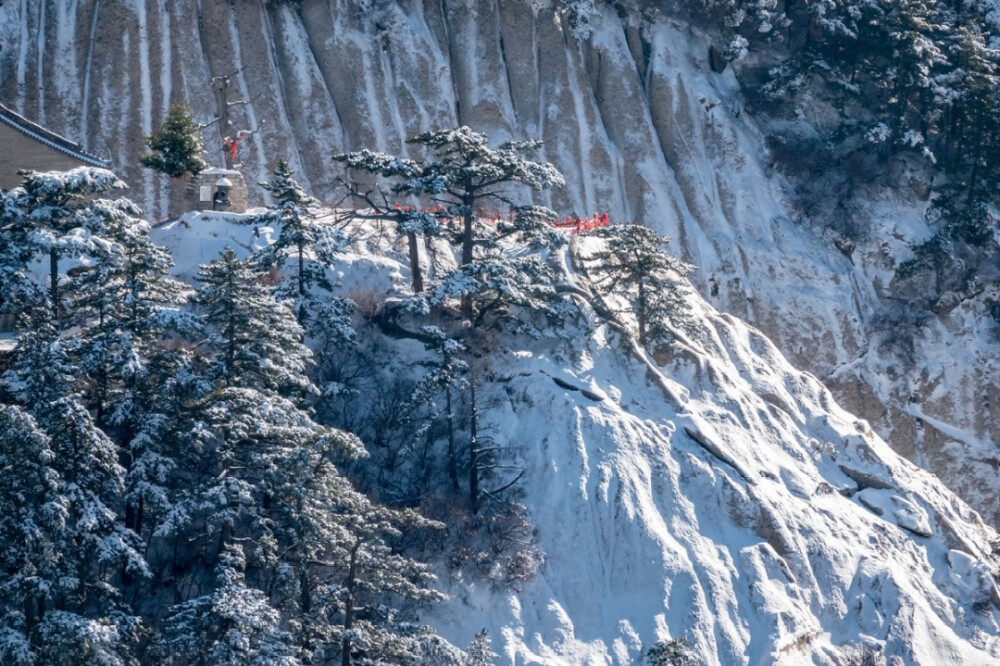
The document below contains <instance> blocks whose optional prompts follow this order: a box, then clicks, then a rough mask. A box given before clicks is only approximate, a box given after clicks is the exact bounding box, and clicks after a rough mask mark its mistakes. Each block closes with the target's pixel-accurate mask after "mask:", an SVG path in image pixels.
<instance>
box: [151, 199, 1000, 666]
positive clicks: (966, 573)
mask: <svg viewBox="0 0 1000 666" xmlns="http://www.w3.org/2000/svg"><path fill="white" fill-rule="evenodd" d="M226 219H227V218H225V217H222V216H212V215H210V214H208V215H199V216H195V217H192V218H189V219H187V220H186V221H185V222H184V223H172V224H170V225H167V226H164V227H161V228H160V229H158V230H154V235H155V236H156V238H157V239H158V240H159V241H160V242H163V243H165V244H167V245H168V246H169V247H171V249H172V250H173V251H174V253H175V258H176V259H177V262H178V268H177V272H178V274H179V275H180V276H181V277H188V278H189V277H190V276H191V275H192V274H193V271H194V265H195V264H196V263H198V262H200V261H204V260H207V259H209V258H211V257H212V256H213V255H215V254H216V253H217V252H218V250H220V249H221V248H222V247H224V246H226V245H230V246H233V247H239V248H247V249H249V248H252V247H254V246H264V245H266V244H267V243H268V242H269V239H270V238H272V237H273V235H274V233H273V232H274V229H271V228H268V227H264V228H261V229H258V230H257V232H254V231H252V230H251V229H249V228H247V227H245V226H234V225H231V224H228V223H226V221H225V220H226ZM186 225H187V226H186ZM350 237H351V238H353V241H352V242H351V243H350V245H349V246H345V247H344V248H343V251H342V252H341V253H340V254H339V255H338V256H339V258H338V261H337V262H336V263H335V265H334V266H333V267H332V268H333V270H334V272H335V274H336V275H338V276H340V277H341V289H342V290H344V291H345V292H353V293H358V291H357V290H358V289H361V288H362V287H363V286H364V285H365V284H368V285H377V290H378V293H379V294H381V295H382V297H383V298H391V297H392V295H393V293H397V292H398V293H403V294H405V293H406V291H407V289H408V287H407V285H408V280H407V272H408V267H407V265H406V263H405V258H404V257H403V256H402V255H401V254H400V253H399V252H398V250H397V251H393V250H392V249H391V248H390V241H391V238H390V237H388V236H387V235H386V234H385V233H384V232H383V231H380V230H378V229H376V228H374V227H368V228H355V229H353V230H352V231H351V234H350ZM599 243H600V241H599V240H598V239H594V238H590V237H587V236H579V237H576V238H575V239H574V242H573V245H572V247H569V248H567V247H564V248H562V249H561V250H559V251H558V252H557V254H556V255H555V258H556V259H557V262H556V263H558V264H560V265H561V266H563V267H564V268H563V271H564V272H563V274H562V275H561V276H560V282H561V283H563V284H566V285H569V286H571V287H573V288H574V289H575V293H577V294H578V299H577V305H578V307H579V313H580V316H579V318H578V319H577V324H575V325H571V326H569V327H568V328H567V329H565V330H564V331H562V335H560V336H558V337H556V338H554V339H545V338H542V339H531V338H524V337H519V336H505V337H504V338H503V340H502V341H501V343H500V344H498V345H497V346H496V349H497V351H495V352H494V354H493V360H492V361H491V365H492V371H491V374H492V376H493V377H494V380H493V381H491V382H488V383H484V384H483V386H482V387H481V390H482V394H481V396H480V400H481V401H482V404H483V405H489V407H488V408H484V410H483V412H482V415H483V419H482V423H481V426H482V431H483V432H488V433H489V434H490V437H491V441H492V442H494V443H495V444H497V445H500V446H507V445H514V446H515V447H516V450H517V457H518V466H520V467H522V468H523V469H524V471H525V473H524V476H523V477H522V479H521V481H520V485H521V487H522V488H523V490H524V501H525V503H526V505H527V507H528V510H529V513H530V517H531V520H532V521H533V523H534V524H535V525H536V526H537V528H538V533H539V544H538V545H539V547H540V548H541V550H542V551H543V552H544V553H545V557H546V563H545V565H544V566H543V567H542V568H541V570H540V573H539V575H538V576H537V577H536V578H535V579H534V580H531V581H526V582H519V583H515V584H513V585H511V586H509V587H505V586H502V585H501V586H499V587H494V586H490V585H489V584H488V583H486V582H484V581H482V580H473V579H470V578H469V577H467V576H464V575H463V574H461V573H460V572H456V571H455V570H450V569H449V568H448V567H446V566H442V568H441V573H442V576H441V580H442V585H443V586H444V589H445V590H446V591H448V592H449V593H450V594H451V598H450V600H449V601H447V602H444V603H443V604H441V605H439V606H437V607H435V608H433V609H429V610H428V611H425V612H424V613H423V614H422V618H421V619H422V620H424V621H428V622H430V624H432V625H433V626H435V627H436V629H437V630H438V631H440V632H441V633H442V635H444V636H445V637H446V638H448V639H450V640H452V641H454V642H455V643H456V644H464V642H466V641H467V640H468V638H469V637H470V636H471V635H472V634H473V633H474V632H475V631H478V630H480V629H481V628H483V627H485V628H487V629H488V630H489V632H490V635H491V636H493V638H494V648H495V650H496V651H497V652H498V653H499V654H500V655H501V658H500V660H499V661H498V663H499V664H504V665H507V664H511V665H514V664H516V665H518V666H520V665H527V664H545V665H567V666H569V665H572V666H583V665H586V666H598V665H602V666H603V665H608V666H610V665H612V664H613V665H616V666H619V665H621V666H624V665H632V664H640V663H642V655H643V654H644V653H645V651H646V650H648V649H649V647H650V646H651V645H652V644H653V643H654V642H656V641H657V640H666V639H669V638H676V637H681V638H685V639H687V640H689V641H691V642H692V643H693V645H694V647H695V650H696V652H697V654H698V655H699V656H700V658H701V659H702V660H703V661H702V662H700V663H704V664H707V665H712V666H715V665H722V666H730V665H734V664H747V665H757V664H761V665H764V664H787V665H789V666H792V665H795V666H801V665H802V664H816V665H826V666H834V665H843V664H847V663H852V662H850V661H849V660H850V658H851V655H852V654H857V652H855V651H856V650H861V649H863V648H864V647H865V646H869V647H871V648H872V649H874V650H875V654H878V653H882V654H884V655H885V657H886V662H885V663H887V664H890V665H891V666H904V665H905V666H915V665H917V664H923V665H927V666H931V665H933V666H949V665H954V666H959V665H961V666H974V665H979V664H982V665H983V666H985V665H987V664H993V663H996V661H997V660H998V659H1000V588H998V587H997V583H996V580H995V578H994V569H995V567H996V555H995V554H994V553H993V552H991V550H992V545H991V543H990V539H991V538H995V532H994V531H993V530H992V529H989V528H987V527H986V526H984V525H983V524H982V522H981V521H980V519H979V517H978V515H976V514H975V512H973V511H972V510H971V509H969V508H968V507H967V506H966V505H965V504H964V503H963V502H962V501H961V500H959V499H958V498H957V497H955V496H954V495H953V494H952V493H951V492H950V491H948V490H946V489H945V488H944V486H943V485H942V484H941V482H940V481H939V480H937V479H936V478H934V477H933V476H931V475H930V474H928V473H927V472H925V471H923V470H921V469H919V468H917V467H916V466H915V465H913V464H911V463H909V462H907V461H905V460H903V459H902V458H900V457H899V456H898V455H897V454H895V453H893V452H892V451H891V450H890V449H889V447H888V446H886V444H885V443H884V442H883V441H882V440H881V439H880V438H879V437H878V436H877V435H876V434H874V433H873V432H872V430H871V428H870V426H869V424H868V423H867V422H865V421H863V420H859V419H858V418H856V417H854V416H852V415H850V414H848V413H847V412H845V411H844V410H843V409H841V408H840V407H839V406H838V405H837V403H836V401H835V399H834V398H833V396H832V395H831V394H830V392H829V391H828V390H827V389H826V388H824V387H823V386H822V385H821V384H820V383H819V382H818V381H817V380H816V379H815V378H814V377H813V376H811V375H809V374H808V373H804V372H802V371H800V370H797V369H795V368H794V367H793V366H792V365H790V364H789V363H788V362H787V361H786V360H785V358H784V357H783V356H782V355H781V353H780V352H779V351H778V350H777V349H776V348H775V346H774V345H773V344H772V343H771V342H769V341H768V340H767V339H766V338H765V337H764V336H763V335H762V333H761V332H760V331H758V330H756V329H754V328H751V327H749V326H747V325H746V324H745V323H743V322H742V321H740V320H738V319H737V318H735V317H732V316H730V315H726V314H720V313H719V312H718V311H717V310H715V309H714V308H713V307H712V306H711V305H710V304H709V303H707V302H706V301H705V300H703V299H702V298H701V297H699V296H698V295H696V294H694V293H689V294H688V295H687V296H686V298H685V302H686V311H688V312H689V313H690V316H691V321H690V323H689V326H688V327H687V328H688V332H687V333H683V332H680V331H679V332H678V333H677V335H678V340H677V341H676V342H675V343H674V344H672V345H670V347H669V350H664V351H663V353H662V354H658V355H657V357H656V358H654V357H652V356H651V355H648V354H646V353H645V352H643V351H641V350H640V349H639V348H638V347H637V346H636V345H635V343H634V341H630V340H629V339H627V338H625V337H623V336H622V334H621V333H620V332H619V331H618V330H617V329H616V327H615V326H613V325H610V324H609V323H608V322H607V321H605V320H604V318H603V317H604V315H603V314H601V313H602V312H607V308H606V307H602V305H601V303H600V302H599V301H598V300H597V297H596V296H594V295H593V294H592V292H591V287H592V283H590V282H589V279H588V277H587V275H586V274H585V273H582V272H580V270H581V269H580V262H579V261H578V260H577V261H574V260H573V257H577V258H578V257H580V256H586V255H588V254H590V253H592V252H593V250H594V249H595V248H596V246H597V245H598V244H599ZM574 266H575V268H574ZM362 276H363V281H361V282H359V279H361V277H362ZM595 307H596V308H597V309H596V310H595V309H594V308H595ZM623 323H624V324H625V325H626V326H628V325H629V323H628V321H627V320H626V321H624V322H623ZM390 344H397V345H399V350H400V351H399V353H400V354H403V355H404V356H405V355H406V354H413V353H414V347H413V346H412V345H410V346H407V342H406V341H404V342H397V343H390ZM407 350H409V351H407ZM418 357H419V353H418V354H417V355H416V356H413V358H412V360H413V362H416V359H417V358H418ZM668 663H669V662H668Z"/></svg>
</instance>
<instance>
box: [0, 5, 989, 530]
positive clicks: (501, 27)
mask: <svg viewBox="0 0 1000 666" xmlns="http://www.w3.org/2000/svg"><path fill="white" fill-rule="evenodd" d="M596 4H597V5H598V11H597V13H596V14H595V15H593V16H591V22H590V27H591V34H590V36H589V37H588V38H585V39H581V40H578V39H576V38H574V36H573V35H572V34H571V31H570V30H569V29H568V28H567V26H566V25H565V21H564V19H565V17H564V16H563V15H562V14H561V13H560V12H559V11H558V10H557V8H556V7H554V6H553V5H552V4H551V2H548V1H546V0H487V1H480V2H476V1H472V0H405V1H400V2H354V1H352V0H303V2H302V3H301V5H300V6H296V4H295V3H278V2H266V1H265V0H235V1H234V0H181V1H177V2H168V3H164V2H161V1H160V0H7V2H5V3H4V4H3V6H2V7H0V43H2V45H3V49H2V51H0V99H2V100H3V101H4V102H5V103H7V104H10V105H12V106H13V107H14V108H15V109H17V110H18V111H20V112H23V113H24V114H25V115H27V116H29V117H31V118H34V119H37V120H38V121H39V122H42V123H43V124H45V125H47V126H48V127H50V128H52V129H53V130H56V131H59V132H61V133H64V134H66V135H67V136H68V137H70V138H72V139H75V140H77V141H79V142H80V143H81V144H82V145H84V147H86V148H87V149H89V150H90V151H92V152H96V153H99V154H104V155H106V156H108V157H109V158H110V159H111V162H112V164H113V165H115V167H116V168H117V169H118V171H119V172H121V173H122V174H123V175H124V176H125V177H126V178H127V179H128V180H129V182H131V183H132V185H133V188H134V194H135V195H136V198H137V199H139V200H140V201H141V202H142V203H143V204H144V205H145V207H146V209H147V210H148V211H149V213H150V215H151V216H153V217H161V216H163V215H165V214H166V213H167V212H168V211H170V210H176V209H177V206H178V202H179V192H180V191H181V189H182V188H181V187H180V186H179V184H177V183H168V182H166V181H165V179H162V178H159V177H154V176H152V175H150V174H149V173H147V172H144V171H142V170H141V169H139V167H138V161H137V156H138V155H139V154H140V153H141V152H142V150H143V135H145V134H148V133H149V132H150V131H151V130H152V129H153V128H154V127H155V126H156V125H157V124H158V123H159V121H160V119H161V118H162V117H163V116H164V115H165V112H166V108H167V106H168V105H169V104H170V102H172V101H176V100H187V101H188V102H189V103H190V104H191V105H192V106H193V108H194V109H195V111H196V116H197V117H198V119H199V120H200V121H202V122H206V123H208V122H210V121H211V120H212V118H214V117H215V115H216V110H217V100H216V98H215V96H214V94H213V91H212V88H211V86H210V83H209V82H210V80H211V79H212V77H213V76H221V75H227V74H232V73H234V72H238V74H237V75H236V76H235V77H233V86H232V87H231V88H230V91H229V98H228V99H229V101H235V100H246V101H247V103H246V104H238V105H233V106H232V107H231V116H232V119H233V123H234V125H233V127H232V128H230V131H227V132H220V131H219V128H218V127H217V125H209V126H207V127H206V128H205V135H206V142H207V145H208V146H209V147H210V159H211V160H212V161H213V162H215V163H217V164H218V163H221V159H222V158H221V137H222V135H223V134H230V133H234V132H235V131H236V130H239V129H253V130H255V133H254V134H253V135H252V136H251V137H250V138H249V139H248V140H247V141H246V142H244V144H242V147H241V154H240V161H241V162H242V164H243V170H244V173H245V174H246V176H247V179H248V181H256V180H260V179H263V178H265V177H266V176H267V174H268V171H269V168H270V167H271V166H273V164H274V162H275V161H276V160H277V159H278V158H280V157H284V158H286V159H288V160H289V162H290V163H291V164H292V166H293V167H294V168H295V169H296V170H297V171H298V172H299V174H300V175H301V176H302V180H303V182H304V183H305V184H306V185H307V186H308V187H309V188H310V189H311V190H312V191H313V192H314V193H316V194H317V195H318V196H320V197H322V198H324V199H326V200H327V201H331V202H332V201H335V200H336V197H337V189H336V184H337V177H338V176H339V173H338V172H337V171H336V170H335V169H334V165H333V164H332V162H331V160H330V156H331V155H332V154H333V153H335V152H338V151H341V150H349V149H356V148H362V147H371V148H376V149H380V150H386V151H405V150H406V145H405V143H404V140H405V138H406V137H407V136H410V135H412V134H414V133H416V132H419V131H423V130H428V129H437V128H441V127H446V126H453V125H455V124H458V123H464V124H469V125H472V126H474V127H475V128H476V129H479V130H481V131H487V132H489V133H490V135H491V136H493V137H495V139H496V140H497V141H500V140H503V139H507V138H524V137H537V138H541V139H543V140H544V141H545V142H546V145H545V154H544V157H545V158H546V159H548V160H550V161H552V162H554V163H555V164H556V165H557V166H558V167H559V168H560V169H561V170H562V171H563V172H564V173H565V175H566V177H567V182H568V186H567V187H566V188H565V189H564V190H562V191H560V192H555V193H553V194H551V195H550V196H548V197H546V200H545V201H544V203H548V204H550V205H551V206H553V207H554V208H555V209H557V210H558V211H560V212H563V213H570V212H577V213H580V214H584V215H589V214H590V213H591V212H593V211H595V210H600V211H608V212H609V214H610V215H611V218H612V219H613V220H615V221H622V220H628V221H638V222H642V223H644V224H647V225H649V226H651V227H653V228H655V229H657V230H658V231H661V232H663V233H666V234H668V235H671V236H673V238H674V241H673V242H674V250H675V251H676V252H677V253H678V254H679V255H681V256H683V257H684V258H685V259H687V260H688V261H690V262H692V263H694V264H695V265H696V266H697V267H698V272H697V273H696V275H695V278H694V279H695V281H696V283H697V284H699V285H700V286H701V287H702V288H703V291H705V293H707V294H709V298H710V299H711V300H712V302H713V304H714V305H716V306H717V307H719V308H720V309H722V310H726V311H730V312H733V313H735V314H737V315H739V316H741V317H743V318H745V319H747V320H748V321H750V322H752V323H753V324H754V325H755V326H758V327H759V328H760V329H761V330H763V331H764V332H765V333H766V334H767V335H768V336H769V337H770V338H771V339H772V340H774V341H775V342H776V343H777V344H778V345H779V347H780V348H781V349H782V350H783V351H784V353H786V354H787V355H788V356H789V357H790V358H791V359H792V360H793V361H794V362H796V363H797V364H800V365H802V366H803V367H806V368H808V369H810V370H811V371H812V372H813V373H814V374H816V375H817V376H819V377H820V378H822V379H825V380H827V381H829V382H830V384H831V385H832V386H833V387H834V389H835V390H836V392H837V394H838V396H839V397H840V398H842V399H843V400H844V401H845V403H846V404H847V406H848V407H849V408H851V409H852V410H855V411H857V412H860V413H862V414H863V415H864V416H866V417H867V418H869V419H870V420H871V421H872V423H874V424H875V425H876V427H877V428H878V429H879V430H880V432H882V433H883V434H885V435H886V436H887V437H888V438H889V440H890V441H891V442H892V444H893V445H894V446H895V447H897V449H899V450H900V451H903V452H905V453H906V454H907V455H909V456H911V457H912V458H913V459H915V460H917V461H919V462H920V464H922V465H924V466H927V467H928V468H930V469H932V470H934V471H936V472H938V473H940V474H942V475H944V476H945V478H947V479H948V481H949V483H951V484H952V485H953V487H954V488H956V489H957V490H958V491H959V492H960V493H962V494H963V495H964V496H965V497H966V498H968V499H969V500H970V501H972V502H973V503H974V504H975V506H976V507H977V508H978V509H979V510H981V511H982V512H984V514H986V515H987V516H988V517H989V519H990V520H991V521H992V520H994V519H995V518H996V517H997V516H998V515H1000V494H998V493H997V492H996V491H995V489H994V488H993V482H992V478H993V476H995V467H996V464H997V463H996V460H997V456H996V453H995V448H996V447H995V445H994V444H993V442H994V441H1000V432H998V429H1000V420H996V419H991V418H990V414H991V411H990V410H991V409H994V408H993V407H991V405H993V404H994V403H993V397H997V396H996V395H995V394H996V393H997V389H996V388H995V386H996V384H997V371H996V369H995V368H994V367H993V365H992V361H991V360H990V359H992V358H993V357H995V356H996V354H995V345H994V342H993V341H992V338H993V337H994V336H995V334H994V333H993V331H994V330H995V324H994V323H993V321H992V320H991V318H990V317H989V316H988V314H987V313H986V310H987V301H988V298H989V295H983V294H980V295H978V296H976V297H974V298H972V299H970V300H968V301H966V302H963V303H961V304H959V305H957V306H956V308H955V309H954V310H952V311H950V312H947V313H942V314H941V318H940V320H939V321H937V322H935V323H934V325H933V326H930V327H925V328H924V329H922V330H921V332H920V335H919V336H918V337H917V340H916V343H915V348H914V349H913V350H912V351H906V350H904V351H906V353H905V354H903V355H902V356H901V355H900V351H899V350H898V349H895V348H894V345H893V340H892V339H891V337H892V336H891V335H887V332H888V333H889V334H891V333H892V328H893V327H894V326H896V325H895V324H893V323H892V322H891V321H890V322H888V323H887V324H886V323H885V321H886V320H885V319H884V318H880V317H879V316H877V313H879V312H881V310H882V309H883V305H882V297H883V294H882V293H881V291H880V286H879V285H880V284H881V285H885V284H887V283H888V279H890V277H891V267H892V265H893V264H894V262H895V261H896V257H898V256H901V255H905V253H906V252H907V245H908V243H909V242H910V241H912V240H913V237H912V234H909V235H908V234H899V233H896V230H895V222H894V221H893V218H894V217H895V218H898V217H907V216H909V217H911V218H918V217H919V204H917V203H916V200H915V199H914V200H913V201H911V200H905V198H903V199H901V200H898V201H892V202H888V203H887V204H886V205H884V206H883V208H882V212H884V213H885V215H884V217H883V218H880V226H878V228H877V229H876V233H875V234H873V237H874V238H876V239H877V240H875V241H872V242H871V243H870V246H867V247H859V248H858V249H857V250H856V251H855V252H854V254H853V255H852V256H851V257H848V256H845V255H844V254H842V253H841V252H839V251H837V250H836V249H835V248H834V247H833V245H832V244H831V243H830V242H828V241H827V240H825V239H824V238H822V237H821V235H819V234H817V233H815V232H814V231H812V230H810V229H808V228H805V227H803V226H802V225H801V224H798V223H796V222H795V221H793V220H792V219H791V218H792V217H794V215H793V214H792V213H791V212H790V211H792V210H793V209H792V207H791V206H790V205H789V204H788V202H787V201H786V197H787V196H788V193H787V192H786V189H787V187H786V185H785V183H784V182H783V180H782V179H781V178H780V177H779V176H777V175H775V174H774V173H772V172H771V170H770V167H769V160H768V157H767V154H766V151H765V150H764V149H763V147H762V146H763V141H762V137H761V136H760V131H759V129H758V128H757V125H756V124H755V121H754V120H753V119H751V118H748V117H747V115H746V114H744V113H741V104H740V95H739V87H738V84H737V83H736V80H735V78H734V77H733V74H732V71H731V70H727V71H725V72H723V73H722V74H715V73H712V72H711V70H710V67H709V63H708V45H709V40H708V39H707V38H705V36H704V35H702V34H701V33H699V32H698V31H697V30H696V29H694V28H692V27H690V26H689V25H687V24H685V23H682V22H679V21H674V20H671V19H669V18H665V17H663V16H662V15H660V14H659V13H658V12H656V11H655V10H645V11H640V10H635V11H633V12H631V13H624V12H623V14H625V15H624V16H621V15H619V13H617V12H616V11H615V10H614V9H613V8H612V7H611V6H607V5H604V3H596ZM251 196H252V197H256V200H257V201H258V202H260V201H262V196H261V192H260V191H259V190H258V191H256V192H252V193H251ZM911 226H913V225H911ZM916 226H918V227H919V224H917V225H916ZM881 234H884V235H881ZM894 234H895V235H894ZM884 238H889V239H892V240H891V241H890V242H889V243H888V244H887V245H886V244H885V243H883V242H882V241H881V240H878V239H884ZM884 245H886V246H885V247H883V246H884ZM880 322H881V323H882V328H881V329H880V328H879V324H880ZM959 348H961V351H960V353H958V354H954V353H953V351H954V350H958V349H959ZM942 358H946V359H951V360H943V361H942V360H940V359H942ZM901 359H902V360H901ZM921 368H924V369H925V372H923V374H921V373H920V369H921ZM893 372H894V373H895V379H892V378H889V379H886V376H887V373H893ZM913 376H919V377H920V379H919V380H911V379H910V377H913ZM977 461H981V462H977Z"/></svg>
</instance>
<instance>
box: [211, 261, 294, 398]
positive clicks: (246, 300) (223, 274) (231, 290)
mask: <svg viewBox="0 0 1000 666" xmlns="http://www.w3.org/2000/svg"><path fill="white" fill-rule="evenodd" d="M262 279H263V272H262V271H261V269H260V268H259V267H258V266H256V265H255V263H254V262H253V261H250V260H247V259H239V258H238V257H237V256H236V252H235V251H233V249H232V248H229V247H227V248H226V249H225V250H224V251H223V252H222V253H221V254H220V256H219V258H218V259H216V260H214V261H212V262H210V263H208V264H205V265H203V266H202V267H201V270H200V271H199V273H198V280H199V282H200V283H201V284H200V286H199V288H198V292H197V294H196V295H195V297H194V302H195V304H196V305H198V306H199V307H200V308H201V311H202V312H203V313H204V315H203V318H204V322H205V325H206V327H207V330H208V340H207V342H206V348H207V349H209V350H211V351H212V352H213V353H214V357H213V359H212V360H211V362H210V364H209V367H208V369H207V375H208V377H209V378H210V379H212V380H213V381H217V382H219V385H220V386H224V387H225V386H241V387H247V388H253V389H259V390H266V391H275V392H277V393H279V394H282V395H290V394H296V395H299V396H301V395H303V394H304V393H305V392H306V391H308V390H310V383H309V381H308V380H307V379H306V376H305V370H306V364H307V363H308V361H309V358H310V356H311V354H310V352H309V350H308V349H307V348H306V347H305V346H304V345H303V344H302V336H303V331H302V328H301V327H300V326H299V325H298V323H296V320H295V315H294V313H292V312H291V308H290V307H289V305H288V303H287V302H278V301H276V300H275V299H274V298H273V297H272V296H271V294H270V293H269V292H268V290H267V289H266V288H265V287H264V286H263V285H262V284H261V281H262Z"/></svg>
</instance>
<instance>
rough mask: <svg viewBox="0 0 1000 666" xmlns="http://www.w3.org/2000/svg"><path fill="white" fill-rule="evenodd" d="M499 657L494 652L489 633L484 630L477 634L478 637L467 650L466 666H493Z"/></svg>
mask: <svg viewBox="0 0 1000 666" xmlns="http://www.w3.org/2000/svg"><path fill="white" fill-rule="evenodd" d="M499 656H500V655H498V654H497V653H495V652H494V651H493V642H492V641H491V640H490V635H489V633H488V632H487V631H486V629H483V630H482V631H477V632H476V637H475V638H474V639H473V640H472V643H470V644H469V649H468V650H466V657H465V666H493V665H494V664H496V659H497V657H499Z"/></svg>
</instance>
